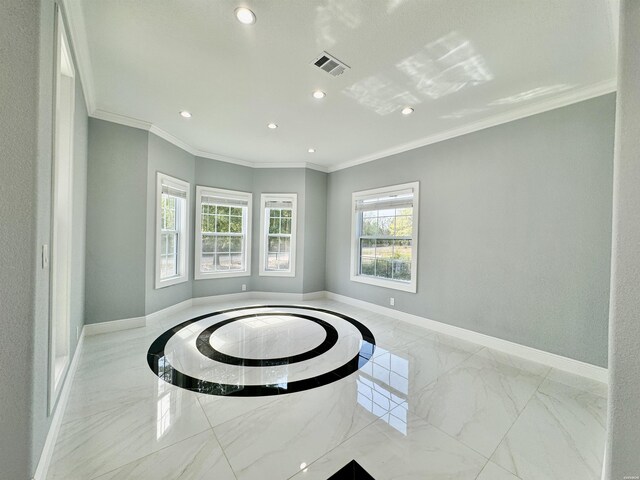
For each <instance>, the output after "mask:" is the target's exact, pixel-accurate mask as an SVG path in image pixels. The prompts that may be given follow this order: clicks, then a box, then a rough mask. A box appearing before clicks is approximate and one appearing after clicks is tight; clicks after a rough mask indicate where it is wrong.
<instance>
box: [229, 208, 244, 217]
mask: <svg viewBox="0 0 640 480" xmlns="http://www.w3.org/2000/svg"><path fill="white" fill-rule="evenodd" d="M230 213H231V215H234V216H236V217H241V216H242V207H231V208H230Z"/></svg>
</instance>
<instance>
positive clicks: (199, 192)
mask: <svg viewBox="0 0 640 480" xmlns="http://www.w3.org/2000/svg"><path fill="white" fill-rule="evenodd" d="M215 195H222V196H226V197H231V198H237V199H241V200H243V201H246V202H247V218H246V224H245V225H244V231H245V234H244V237H245V240H244V252H245V268H244V270H234V271H213V272H202V271H201V270H200V265H201V263H202V197H204V196H215ZM252 204H253V194H252V193H250V192H241V191H237V190H225V189H222V188H216V187H208V186H205V185H196V221H195V236H194V238H195V255H194V266H193V268H194V270H193V271H194V279H195V280H210V279H215V278H232V277H249V276H251V229H252V224H251V222H252V216H251V214H252V206H253V205H252ZM232 236H235V235H232Z"/></svg>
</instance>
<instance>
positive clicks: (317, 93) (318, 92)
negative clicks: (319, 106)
mask: <svg viewBox="0 0 640 480" xmlns="http://www.w3.org/2000/svg"><path fill="white" fill-rule="evenodd" d="M326 96H327V94H326V93H324V92H323V91H322V90H316V91H315V92H313V98H317V99H318V100H320V99H321V98H324V97H326Z"/></svg>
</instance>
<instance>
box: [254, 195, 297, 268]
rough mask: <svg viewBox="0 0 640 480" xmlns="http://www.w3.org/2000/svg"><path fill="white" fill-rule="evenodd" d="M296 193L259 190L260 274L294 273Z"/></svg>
mask: <svg viewBox="0 0 640 480" xmlns="http://www.w3.org/2000/svg"><path fill="white" fill-rule="evenodd" d="M297 207H298V195H297V194H295V193H279V194H275V193H273V194H272V193H263V194H262V195H261V197H260V226H261V230H262V234H261V240H260V275H264V276H279V277H295V276H296V217H297V214H296V212H297Z"/></svg>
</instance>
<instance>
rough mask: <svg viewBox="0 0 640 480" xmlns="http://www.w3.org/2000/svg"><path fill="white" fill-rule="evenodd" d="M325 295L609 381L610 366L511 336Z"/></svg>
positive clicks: (490, 346) (587, 376)
mask: <svg viewBox="0 0 640 480" xmlns="http://www.w3.org/2000/svg"><path fill="white" fill-rule="evenodd" d="M326 298H328V299H329V300H335V301H338V302H342V303H346V304H348V305H353V306H355V307H360V308H364V309H366V310H370V311H372V312H375V313H380V314H382V315H387V316H390V317H393V318H396V319H398V320H402V321H403V322H407V323H410V324H412V325H416V326H419V327H423V328H426V329H428V330H432V331H435V332H438V333H443V334H445V335H450V336H452V337H456V338H460V339H462V340H466V341H468V342H472V343H475V344H478V345H482V346H483V347H488V348H492V349H494V350H498V351H501V352H504V353H508V354H510V355H514V356H517V357H521V358H524V359H527V360H531V361H533V362H537V363H541V364H543V365H547V366H549V367H553V368H556V369H558V370H563V371H565V372H569V373H572V374H574V375H579V376H581V377H586V378H590V379H592V380H597V381H598V382H602V383H607V381H608V371H607V369H606V368H603V367H598V366H597V365H591V364H589V363H585V362H581V361H579V360H574V359H573V358H568V357H563V356H561V355H556V354H555V353H550V352H545V351H544V350H538V349H536V348H532V347H527V346H526V345H521V344H519V343H514V342H510V341H509V340H503V339H501V338H497V337H491V336H489V335H485V334H483V333H478V332H474V331H472V330H467V329H465V328H460V327H456V326H453V325H449V324H446V323H442V322H438V321H435V320H430V319H428V318H424V317H420V316H418V315H413V314H411V313H406V312H402V311H400V310H394V309H392V308H388V307H383V306H380V305H376V304H373V303H370V302H365V301H364V300H358V299H355V298H352V297H347V296H344V295H339V294H337V293H333V292H326Z"/></svg>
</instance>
